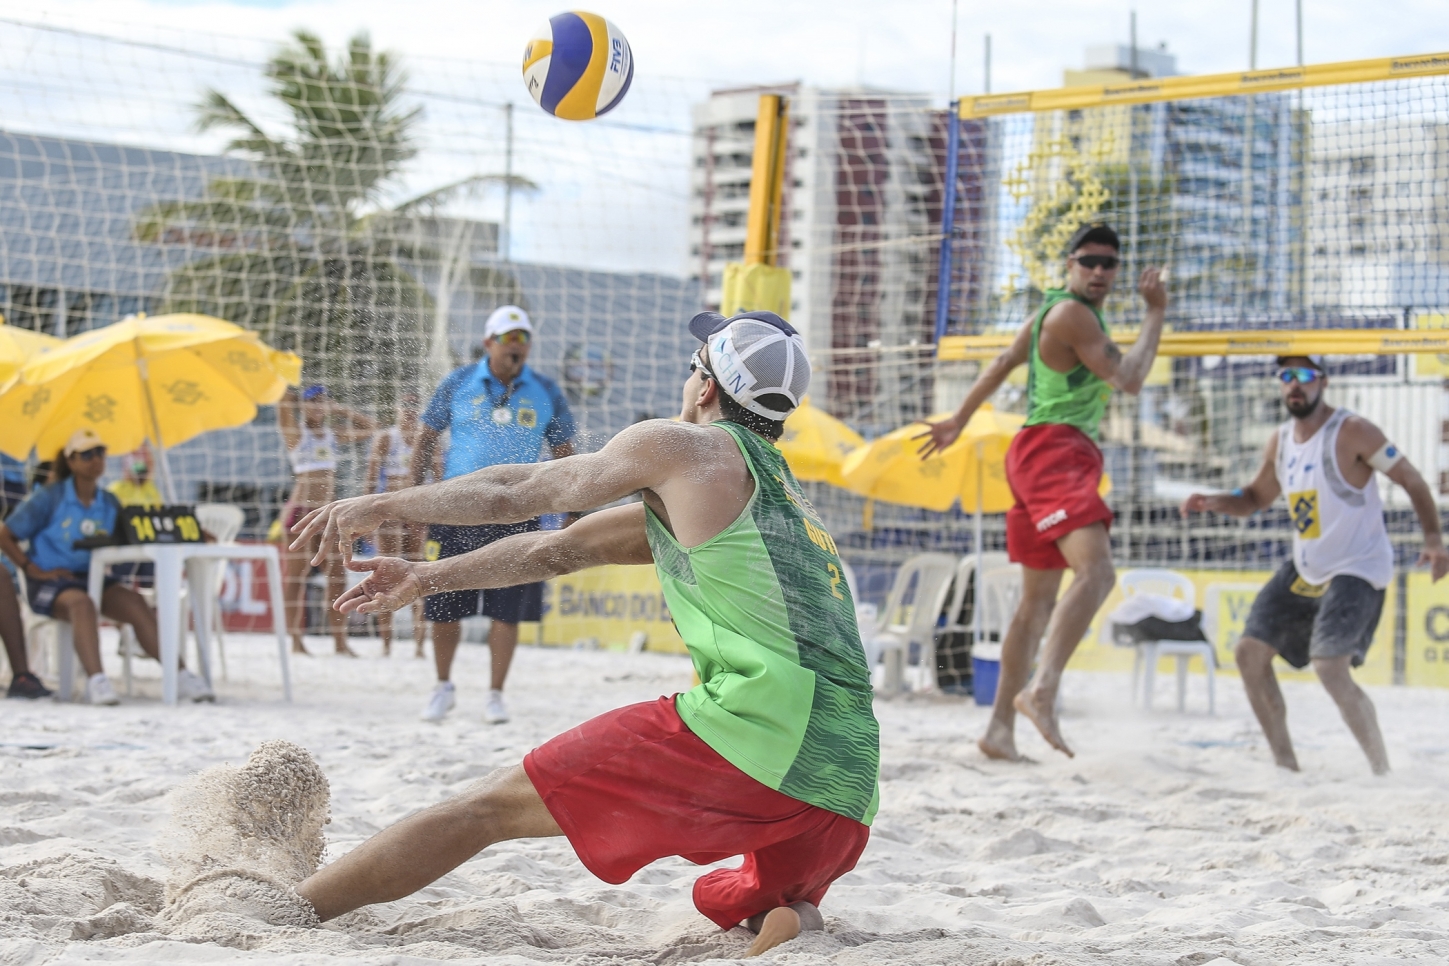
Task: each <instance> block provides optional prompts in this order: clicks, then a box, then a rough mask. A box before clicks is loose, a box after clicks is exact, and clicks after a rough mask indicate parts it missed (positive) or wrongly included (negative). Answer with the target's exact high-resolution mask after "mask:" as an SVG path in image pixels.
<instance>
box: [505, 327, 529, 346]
mask: <svg viewBox="0 0 1449 966" xmlns="http://www.w3.org/2000/svg"><path fill="white" fill-rule="evenodd" d="M498 341H499V342H502V343H503V344H504V345H528V333H527V332H525V331H524V330H522V329H510V330H509V331H507V332H500V333H498Z"/></svg>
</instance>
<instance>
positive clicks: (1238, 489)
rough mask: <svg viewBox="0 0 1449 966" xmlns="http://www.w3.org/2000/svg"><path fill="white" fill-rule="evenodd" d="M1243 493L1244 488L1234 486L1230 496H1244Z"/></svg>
mask: <svg viewBox="0 0 1449 966" xmlns="http://www.w3.org/2000/svg"><path fill="white" fill-rule="evenodd" d="M1242 495H1243V488H1242V487H1241V486H1238V487H1234V488H1233V492H1231V493H1229V494H1228V496H1242Z"/></svg>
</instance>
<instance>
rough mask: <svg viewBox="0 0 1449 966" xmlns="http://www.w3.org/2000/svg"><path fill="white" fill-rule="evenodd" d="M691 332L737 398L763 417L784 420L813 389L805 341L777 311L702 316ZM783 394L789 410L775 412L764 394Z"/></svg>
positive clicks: (723, 386)
mask: <svg viewBox="0 0 1449 966" xmlns="http://www.w3.org/2000/svg"><path fill="white" fill-rule="evenodd" d="M689 332H690V334H691V335H693V336H694V337H695V338H696V339H698V340H699V341H701V342H703V343H705V344H706V345H708V346H709V368H710V370H711V371H712V372H713V373H714V376H715V378H716V379H717V380H718V381H719V385H720V388H721V389H723V390H724V391H725V392H726V393H727V394H728V395H729V397H730V398H731V399H733V400H734V401H735V402H737V403H739V404H740V405H741V406H743V407H745V408H746V409H748V410H749V411H750V412H752V413H755V414H756V415H758V416H764V417H765V418H766V419H784V418H785V417H786V416H788V415H790V413H791V412H792V411H793V410H794V409H795V407H797V406H799V405H800V400H802V399H804V398H805V393H806V392H808V391H809V389H810V360H809V359H808V358H807V357H806V355H805V340H804V339H802V338H800V333H798V332H796V331H795V327H794V326H792V325H791V324H790V323H789V322H786V321H785V320H784V319H782V318H780V317H779V316H778V315H776V314H775V313H774V312H741V313H740V314H739V315H736V316H733V317H731V318H728V319H727V318H725V317H724V316H723V315H720V314H719V313H718V312H701V313H699V314H698V315H696V316H695V317H694V318H692V319H690V320H689ZM769 395H780V396H784V397H785V398H786V399H788V400H789V401H790V407H789V408H788V409H785V410H783V411H782V410H777V409H772V408H770V407H769V406H766V405H765V404H763V403H761V402H760V401H759V399H760V397H761V396H769Z"/></svg>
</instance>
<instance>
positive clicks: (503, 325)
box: [483, 305, 533, 339]
mask: <svg viewBox="0 0 1449 966" xmlns="http://www.w3.org/2000/svg"><path fill="white" fill-rule="evenodd" d="M517 329H522V330H523V331H524V332H527V333H528V334H529V335H533V326H532V325H531V324H530V323H529V321H528V313H527V312H525V311H523V309H520V308H519V307H518V306H516V305H504V306H501V307H500V308H496V309H494V310H493V314H492V315H490V316H488V322H487V324H486V325H484V326H483V338H485V339H496V338H497V337H498V336H500V335H502V334H503V333H505V332H513V331H515V330H517Z"/></svg>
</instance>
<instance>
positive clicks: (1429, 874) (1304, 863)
mask: <svg viewBox="0 0 1449 966" xmlns="http://www.w3.org/2000/svg"><path fill="white" fill-rule="evenodd" d="M107 645H108V646H107V647H106V649H105V650H106V652H107V653H108V654H111V655H113V654H114V651H115V647H114V643H113V642H109V641H108V642H107ZM272 646H274V645H273V644H272V643H270V642H268V641H267V640H266V639H264V638H248V637H246V636H237V635H233V636H231V637H229V638H228V647H229V651H228V656H229V659H230V662H231V681H230V682H221V683H220V686H219V688H218V690H219V693H220V702H219V703H218V705H216V706H214V707H209V706H190V707H183V708H179V709H175V710H172V709H167V708H165V707H162V706H161V705H160V704H159V702H158V701H157V697H158V695H159V688H160V682H159V680H158V679H156V678H150V677H142V678H141V679H140V681H139V682H138V691H139V694H140V696H138V698H137V699H134V700H130V701H128V702H126V703H125V704H123V705H122V706H121V707H119V708H89V707H85V706H68V705H53V704H51V703H49V702H43V703H37V704H31V703H28V702H20V701H7V702H3V703H0V776H3V781H0V964H22V963H24V964H30V963H35V964H40V963H52V962H55V963H71V962H94V961H107V962H158V961H165V962H185V963H214V962H231V961H256V962H262V961H265V962H293V963H303V962H305V963H309V964H312V963H330V962H348V963H410V964H411V963H424V962H441V961H448V962H479V963H481V962H490V963H499V962H503V963H510V964H530V963H579V964H583V963H597V962H602V961H609V962H650V963H664V962H668V963H674V962H705V961H721V960H722V961H729V960H734V959H737V958H739V957H740V956H742V955H743V953H744V951H745V949H746V948H747V947H748V945H749V942H750V940H751V938H752V937H751V936H750V934H748V933H747V932H746V931H745V930H743V929H735V930H732V931H730V932H721V931H719V930H718V929H716V928H715V927H714V926H713V925H712V924H711V923H709V922H708V921H707V920H705V919H704V918H703V917H702V916H700V915H699V914H698V913H697V912H696V911H695V910H694V909H693V907H692V906H691V904H690V902H689V887H690V885H691V883H692V882H693V880H694V879H695V878H696V877H697V876H698V875H699V874H700V871H701V870H700V869H699V868H698V867H695V866H693V865H690V864H689V863H687V862H685V861H683V860H682V859H670V860H665V861H662V862H659V863H656V864H655V865H653V866H651V867H649V868H646V869H645V870H643V871H641V872H640V873H638V874H637V875H636V876H635V877H634V878H633V879H632V880H630V881H629V882H628V883H626V884H624V885H622V886H609V885H606V884H604V883H602V882H599V881H598V880H595V879H594V878H593V877H592V876H590V875H589V874H588V873H587V872H586V871H585V870H584V869H583V867H582V866H581V865H580V864H579V863H578V861H577V860H576V859H575V858H574V856H573V854H572V851H571V849H570V848H569V846H568V844H567V842H566V841H565V840H563V839H541V840H524V841H518V842H511V843H504V844H501V845H498V846H494V847H492V848H490V849H488V850H486V851H485V852H484V853H483V854H482V855H480V856H479V857H478V858H476V859H474V860H473V861H471V862H468V863H466V864H464V865H463V866H461V867H460V868H459V869H457V870H456V871H455V872H453V873H452V874H450V875H448V876H446V877H444V878H443V879H441V880H440V881H439V882H437V883H435V884H434V885H433V886H431V887H429V888H427V889H425V890H423V891H422V892H420V893H418V894H416V895H415V896H412V897H410V898H408V899H405V900H402V901H399V902H396V903H392V904H389V905H384V906H375V907H370V908H368V909H364V910H361V911H359V912H357V913H353V914H350V915H348V916H344V917H342V918H341V919H339V920H336V921H335V922H332V923H329V924H328V925H327V926H326V927H325V928H322V929H316V930H306V929H298V928H289V927H273V926H267V925H264V924H262V923H260V922H257V921H255V920H250V919H247V918H246V917H245V916H244V915H241V914H237V915H235V916H233V917H232V918H231V919H229V920H224V921H223V920H220V919H216V918H214V917H213V918H211V919H208V920H207V922H204V923H202V924H201V925H200V926H197V925H196V924H195V921H193V922H192V924H191V925H187V924H177V923H175V922H172V921H169V920H168V918H167V917H166V916H164V915H162V914H161V912H162V906H163V903H164V901H165V890H166V884H167V881H168V876H171V875H173V874H174V859H173V860H172V862H173V865H168V859H167V855H168V850H174V848H175V846H176V844H177V836H176V834H175V832H174V831H173V829H172V827H171V825H170V819H169V809H170V804H171V802H172V800H173V791H174V790H175V789H176V788H177V787H178V786H179V785H181V784H182V783H183V782H184V781H185V780H186V779H187V778H188V777H190V776H192V775H194V774H195V773H197V772H200V771H202V770H203V769H206V768H211V767H213V766H216V765H219V764H223V763H230V764H231V765H241V764H243V763H244V762H245V760H246V758H247V756H248V754H249V753H250V752H251V751H252V750H253V749H254V748H255V747H256V746H257V745H259V744H261V743H262V742H263V741H267V740H270V739H277V738H285V739H288V740H290V741H293V742H296V743H297V744H299V745H302V746H303V747H305V748H307V749H308V750H309V751H310V752H311V753H312V755H313V756H315V758H316V760H317V762H318V764H319V765H320V766H321V768H322V770H323V772H325V775H326V779H327V781H328V782H329V783H330V787H331V815H332V821H331V823H330V824H328V825H327V826H326V827H325V828H324V829H323V834H324V835H325V836H326V842H327V847H326V856H327V858H332V857H335V856H337V855H340V854H341V853H343V852H345V851H347V850H348V849H350V848H352V847H354V846H355V845H357V844H358V843H360V842H361V841H362V840H363V839H364V838H366V837H367V836H369V835H371V834H373V833H375V832H377V831H378V830H380V829H382V828H383V827H385V826H387V825H388V824H390V823H392V822H395V821H397V820H398V819H400V818H402V817H404V816H405V815H407V814H409V813H411V812H413V811H415V810H417V809H419V808H421V807H423V806H425V805H428V804H431V803H433V802H436V801H438V800H440V799H442V798H444V797H445V796H447V795H449V794H451V793H454V792H457V791H461V790H462V789H463V788H465V787H466V786H467V785H468V784H469V783H470V782H472V781H473V780H475V779H477V778H479V777H481V776H483V775H485V774H487V773H488V772H489V771H491V770H492V769H493V768H495V767H499V766H502V765H506V764H513V763H515V762H517V761H518V760H519V759H520V758H521V757H522V755H523V754H524V753H525V752H526V751H527V750H528V749H530V748H531V747H533V746H534V745H536V744H538V743H540V742H542V741H543V740H545V739H547V738H549V737H551V736H553V735H555V734H557V733H558V732H560V731H563V730H564V729H566V728H568V727H570V726H571V725H573V724H576V723H578V722H579V721H582V720H584V719H585V718H588V717H590V716H592V715H595V714H598V713H600V712H602V711H605V710H608V709H610V708H614V707H618V706H620V705H623V704H626V703H630V702H635V701H642V700H648V699H651V698H653V697H656V696H657V695H659V694H661V693H668V692H671V691H674V690H678V689H682V688H685V687H687V686H688V685H689V677H690V666H689V663H688V661H687V659H684V658H681V657H677V656H673V655H651V654H647V653H646V654H640V655H624V654H615V653H603V652H587V651H567V650H550V649H539V648H529V647H526V648H521V649H520V650H519V653H518V657H517V663H516V667H515V671H514V673H513V675H512V676H511V678H510V687H509V700H510V704H511V709H512V710H513V715H514V717H513V720H512V722H510V723H509V724H506V725H502V726H488V725H485V724H483V723H482V718H481V715H482V702H483V697H484V695H485V693H486V692H485V690H484V687H483V684H484V682H486V673H487V657H488V655H487V652H486V650H485V649H483V648H481V647H472V646H470V647H465V648H463V649H462V651H461V652H460V654H459V669H458V674H457V678H458V680H459V681H460V682H461V683H460V699H459V708H458V710H457V711H456V712H455V713H454V714H453V715H452V716H450V717H449V718H448V719H447V720H446V721H445V722H444V723H443V724H442V725H441V726H436V725H428V724H424V723H422V722H419V721H418V720H417V718H416V714H417V707H418V705H419V703H420V701H421V699H422V697H423V696H424V695H425V693H426V689H427V688H428V687H429V685H430V680H429V677H430V675H429V669H428V667H427V666H426V665H425V663H424V662H415V661H413V660H412V659H411V658H410V657H406V656H402V655H400V654H397V653H395V655H394V656H393V657H392V658H390V659H381V658H378V657H376V655H377V653H378V652H379V650H380V646H379V645H378V644H377V642H375V641H373V642H369V641H361V642H358V646H359V650H360V651H361V652H362V653H363V654H364V655H365V658H364V659H363V660H361V661H348V660H338V659H333V658H330V657H318V658H313V659H310V660H297V661H294V664H293V667H294V673H295V674H296V693H297V698H298V700H297V702H296V703H295V704H294V705H291V706H288V705H284V704H281V703H280V702H279V701H278V700H277V689H276V686H275V681H274V677H275V673H276V672H275V658H274V657H272V656H271V653H270V651H269V648H270V647H272ZM108 660H114V658H109V657H108ZM151 670H152V668H149V667H144V666H143V674H144V673H148V672H150V671H151ZM1219 684H1220V689H1219V714H1218V715H1217V716H1216V717H1212V718H1210V717H1207V716H1205V715H1201V714H1197V715H1194V714H1189V715H1177V714H1174V713H1170V712H1166V711H1159V712H1157V713H1155V714H1150V715H1149V714H1145V713H1141V712H1137V711H1133V710H1131V709H1130V706H1129V702H1128V701H1127V692H1128V684H1127V681H1126V679H1125V677H1124V676H1119V675H1113V674H1084V673H1078V674H1070V673H1069V674H1068V676H1067V678H1066V684H1065V692H1064V712H1065V714H1064V720H1063V727H1064V729H1065V730H1066V732H1067V735H1068V739H1069V740H1070V741H1072V743H1073V745H1074V747H1075V749H1076V750H1077V753H1078V756H1077V758H1076V759H1075V760H1072V761H1069V760H1066V759H1064V758H1062V757H1061V756H1060V755H1055V754H1053V753H1051V752H1050V751H1049V750H1048V749H1047V748H1046V746H1045V744H1044V743H1042V742H1041V741H1040V739H1039V738H1038V737H1037V736H1036V735H1035V733H1034V731H1030V729H1021V737H1020V741H1021V749H1022V751H1023V752H1024V753H1026V754H1028V755H1030V756H1032V757H1033V758H1035V759H1037V760H1038V761H1039V762H1040V763H1039V764H1036V765H1031V766H1018V765H1008V764H1003V763H998V762H989V761H986V760H985V759H983V758H982V756H981V754H980V753H979V752H978V751H977V750H976V748H975V744H974V739H975V737H976V736H977V735H978V734H980V732H981V730H982V728H983V726H984V722H985V715H986V711H985V709H980V708H977V707H976V706H975V705H973V704H970V703H969V702H968V701H963V700H960V699H936V700H897V701H889V702H877V705H876V710H877V714H878V715H879V717H880V720H881V725H882V763H883V764H882V783H881V787H882V807H881V811H880V816H879V818H878V819H877V821H876V823H875V826H874V834H873V835H872V838H871V842H870V845H869V846H868V848H867V849H866V852H865V854H864V856H863V857H862V859H861V862H860V864H859V866H858V867H857V869H856V870H855V871H854V872H853V873H851V874H849V875H847V876H846V877H844V878H843V879H841V880H840V881H839V882H838V883H837V884H836V885H835V887H834V888H833V889H832V890H831V892H830V894H829V895H828V896H827V898H826V900H825V902H824V904H823V907H822V912H823V913H824V916H825V925H826V928H825V931H824V932H823V933H813V934H811V933H807V934H804V935H802V936H801V937H800V938H798V939H796V940H794V941H791V942H789V943H787V944H785V945H783V946H781V947H779V948H777V949H776V950H773V951H772V952H770V953H768V954H767V955H766V957H765V960H766V961H769V960H771V959H774V960H775V961H779V962H782V963H783V962H788V963H791V964H816V963H819V964H825V963H831V964H844V966H856V964H860V966H864V964H868V963H869V964H874V963H910V964H932V963H964V962H981V963H996V964H998V966H1005V964H1009V963H1010V964H1021V966H1025V964H1029V963H1030V964H1054V963H1071V964H1077V963H1096V962H1101V961H1103V960H1104V959H1106V958H1107V957H1111V959H1112V960H1113V961H1114V962H1123V963H1143V964H1148V963H1153V964H1159V963H1169V964H1182V966H1199V964H1205V963H1211V962H1214V961H1227V962H1233V963H1239V964H1241V966H1257V964H1269V963H1284V962H1314V963H1345V964H1346V963H1353V964H1370V963H1398V962H1406V961H1423V962H1443V961H1445V960H1446V959H1449V825H1446V821H1445V811H1444V809H1445V803H1446V802H1449V742H1446V740H1445V734H1444V724H1445V722H1446V721H1449V692H1444V691H1431V690H1423V689H1402V688H1400V689H1388V688H1379V689H1371V693H1372V695H1373V698H1374V700H1375V702H1376V703H1377V705H1378V708H1379V714H1380V718H1381V721H1382V724H1383V729H1384V734H1385V738H1386V740H1387V742H1388V746H1389V754H1390V757H1391V760H1392V762H1393V766H1394V769H1395V771H1394V773H1393V774H1391V775H1390V776H1388V777H1387V778H1385V779H1375V778H1373V777H1372V776H1371V775H1370V774H1369V771H1368V767H1367V765H1366V763H1365V762H1364V759H1363V756H1362V753H1361V752H1360V751H1359V749H1358V747H1357V746H1356V745H1355V744H1354V743H1353V738H1352V737H1351V736H1350V735H1349V733H1348V731H1347V729H1345V728H1344V727H1343V725H1342V723H1341V722H1340V720H1339V719H1338V715H1337V712H1336V710H1335V709H1334V708H1333V706H1332V705H1331V703H1330V701H1329V698H1328V697H1327V695H1326V694H1324V692H1323V690H1322V688H1321V687H1319V686H1318V685H1317V684H1316V683H1312V682H1308V683H1297V682H1294V683H1289V684H1287V685H1285V692H1286V697H1287V700H1288V706H1289V709H1290V710H1289V715H1290V717H1289V723H1290V726H1291V727H1292V728H1293V731H1294V737H1295V740H1296V743H1297V746H1298V749H1299V755H1300V760H1301V762H1302V765H1303V768H1304V771H1303V772H1302V773H1301V774H1296V775H1295V774H1290V773H1287V772H1283V771H1280V770H1278V769H1276V768H1274V767H1273V766H1272V764H1271V761H1270V759H1269V756H1268V752H1267V749H1266V746H1265V744H1264V741H1263V739H1262V737H1261V733H1260V732H1259V730H1258V728H1257V725H1256V723H1255V722H1254V720H1253V719H1252V716H1251V713H1250V711H1249V709H1248V707H1247V703H1246V700H1245V699H1244V698H1243V695H1242V691H1241V688H1240V686H1239V685H1238V682H1237V681H1236V680H1235V679H1231V678H1224V679H1223V680H1222V681H1220V682H1219ZM1167 686H1168V685H1167V684H1166V683H1164V687H1167ZM1164 694H1165V692H1164ZM1160 706H1168V703H1167V702H1161V703H1160ZM1028 732H1030V733H1028ZM207 923H210V924H209V925H208V924H207Z"/></svg>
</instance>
